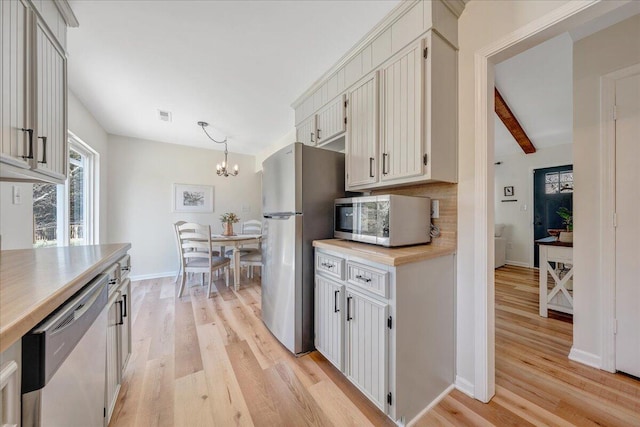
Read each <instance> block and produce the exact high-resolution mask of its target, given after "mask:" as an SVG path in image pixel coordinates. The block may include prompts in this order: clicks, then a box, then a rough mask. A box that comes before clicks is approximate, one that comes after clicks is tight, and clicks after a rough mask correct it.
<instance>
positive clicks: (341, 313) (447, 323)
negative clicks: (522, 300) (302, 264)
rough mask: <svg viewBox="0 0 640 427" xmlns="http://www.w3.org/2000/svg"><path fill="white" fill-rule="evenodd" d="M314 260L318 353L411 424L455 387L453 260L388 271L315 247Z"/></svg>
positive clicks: (450, 257) (396, 417) (397, 418)
mask: <svg viewBox="0 0 640 427" xmlns="http://www.w3.org/2000/svg"><path fill="white" fill-rule="evenodd" d="M363 256H366V255H363ZM315 259H316V269H315V345H316V349H317V350H318V351H319V352H320V353H322V354H323V355H324V356H325V357H326V358H327V359H328V360H329V361H330V362H331V363H332V364H333V365H335V366H336V367H337V368H338V369H340V370H341V371H342V372H343V373H344V374H345V375H346V377H347V378H348V379H349V380H350V381H351V382H352V383H353V384H354V385H355V386H357V387H358V389H359V390H360V391H362V393H364V395H365V396H366V397H367V398H369V399H370V400H371V401H372V402H373V403H374V404H375V405H376V406H378V408H380V409H381V410H382V411H383V412H385V413H386V414H387V415H388V416H389V417H390V418H391V419H392V420H393V421H395V422H397V423H400V424H402V425H406V424H407V423H409V422H410V421H411V420H413V419H414V418H415V417H416V416H417V415H418V414H420V413H421V411H423V410H424V409H425V408H426V407H427V406H428V405H429V404H430V403H432V402H433V401H434V400H436V399H438V398H439V397H440V396H441V395H442V394H443V393H445V392H446V391H448V390H449V387H450V386H451V385H452V384H453V382H454V363H455V357H454V334H455V331H454V286H455V284H454V255H448V256H440V257H437V258H432V259H427V260H420V261H416V262H412V263H408V264H403V265H399V266H389V265H383V264H379V263H376V262H372V261H369V260H367V259H364V258H360V257H356V256H353V255H351V254H347V253H341V252H339V251H338V250H335V251H334V250H327V249H324V248H323V249H319V248H316V256H315Z"/></svg>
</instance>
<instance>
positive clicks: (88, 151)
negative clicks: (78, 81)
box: [63, 131, 100, 246]
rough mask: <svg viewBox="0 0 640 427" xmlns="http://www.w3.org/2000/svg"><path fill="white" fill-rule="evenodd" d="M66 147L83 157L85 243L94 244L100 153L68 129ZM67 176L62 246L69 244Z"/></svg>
mask: <svg viewBox="0 0 640 427" xmlns="http://www.w3.org/2000/svg"><path fill="white" fill-rule="evenodd" d="M68 142H69V144H68V147H69V150H73V151H76V152H77V153H79V154H80V155H81V156H83V157H84V159H85V162H84V165H83V168H84V175H85V179H84V180H83V191H84V195H85V197H84V206H83V208H84V220H85V224H84V226H85V227H84V228H85V244H86V245H96V244H98V243H99V242H100V228H99V227H100V224H99V215H98V212H99V211H100V210H99V207H100V205H99V201H100V186H99V180H100V178H99V177H100V175H99V169H98V166H99V158H100V154H99V153H98V152H97V151H96V150H94V149H93V148H91V147H90V146H89V145H88V144H87V143H86V142H84V141H83V140H81V139H80V138H78V136H76V135H75V134H74V133H73V132H71V131H68ZM68 154H69V155H68V157H69V162H71V156H70V153H68ZM70 188H71V186H70V184H69V177H67V180H66V181H65V184H64V200H65V218H64V226H63V227H64V230H63V232H64V234H63V235H64V240H65V242H64V246H69V245H70V243H71V239H70V235H69V234H70V233H69V232H70V221H71V212H70V209H71V201H70V200H71V194H70Z"/></svg>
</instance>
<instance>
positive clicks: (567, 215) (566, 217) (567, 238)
mask: <svg viewBox="0 0 640 427" xmlns="http://www.w3.org/2000/svg"><path fill="white" fill-rule="evenodd" d="M556 213H557V214H558V215H560V218H562V223H563V224H564V225H565V227H567V231H561V232H560V235H559V236H558V240H559V241H561V242H566V243H569V242H573V212H571V211H570V210H569V209H567V208H565V207H564V206H562V207H561V208H560V209H558V210H557V211H556Z"/></svg>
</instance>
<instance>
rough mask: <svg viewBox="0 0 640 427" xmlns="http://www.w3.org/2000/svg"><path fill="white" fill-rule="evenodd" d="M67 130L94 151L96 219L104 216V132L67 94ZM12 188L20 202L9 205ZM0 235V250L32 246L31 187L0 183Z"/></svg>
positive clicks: (104, 225)
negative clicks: (97, 196)
mask: <svg viewBox="0 0 640 427" xmlns="http://www.w3.org/2000/svg"><path fill="white" fill-rule="evenodd" d="M68 105H69V107H68V108H69V110H68V114H69V130H70V131H71V132H73V133H74V134H75V135H76V136H77V137H78V138H80V139H82V140H83V141H84V142H86V143H87V144H88V145H89V146H90V147H91V148H93V149H94V150H96V151H97V152H98V155H99V157H100V159H99V166H100V170H101V172H100V200H99V205H100V218H105V217H106V214H107V168H106V161H107V133H106V132H105V131H104V129H102V127H101V126H100V124H99V123H98V122H97V121H96V119H95V118H93V116H92V115H91V114H90V113H89V112H88V111H87V110H86V108H85V107H84V106H83V105H82V104H81V103H80V101H78V99H77V98H76V96H75V95H74V94H73V93H72V92H71V91H69V92H68ZM13 186H17V187H19V188H20V191H21V193H22V203H21V204H19V205H14V204H13V203H12V194H13V193H12V191H13ZM0 198H1V201H2V204H1V205H0V234H1V235H2V249H3V250H6V249H25V248H31V247H32V245H33V184H29V183H12V182H2V183H0ZM99 230H100V231H99V238H100V241H101V242H103V243H104V242H105V240H107V239H106V235H107V222H106V221H101V222H99Z"/></svg>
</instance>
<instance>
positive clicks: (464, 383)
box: [455, 375, 475, 399]
mask: <svg viewBox="0 0 640 427" xmlns="http://www.w3.org/2000/svg"><path fill="white" fill-rule="evenodd" d="M455 386H456V389H458V390H460V391H461V392H463V393H464V394H466V395H467V396H469V397H472V398H474V399H475V397H474V394H475V387H474V386H473V383H471V381H469V380H466V379H464V378H462V377H460V376H458V375H456V383H455Z"/></svg>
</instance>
